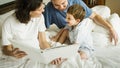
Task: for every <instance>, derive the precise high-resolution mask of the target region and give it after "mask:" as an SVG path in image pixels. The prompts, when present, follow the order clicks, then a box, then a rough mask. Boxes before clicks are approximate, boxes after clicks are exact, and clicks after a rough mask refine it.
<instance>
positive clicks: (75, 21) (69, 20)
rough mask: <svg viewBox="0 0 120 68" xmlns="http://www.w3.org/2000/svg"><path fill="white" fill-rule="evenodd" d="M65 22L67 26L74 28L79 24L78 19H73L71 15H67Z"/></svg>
mask: <svg viewBox="0 0 120 68" xmlns="http://www.w3.org/2000/svg"><path fill="white" fill-rule="evenodd" d="M66 21H67V23H68V26H76V25H77V24H78V23H79V22H80V19H75V18H74V17H73V15H71V14H69V13H67V16H66Z"/></svg>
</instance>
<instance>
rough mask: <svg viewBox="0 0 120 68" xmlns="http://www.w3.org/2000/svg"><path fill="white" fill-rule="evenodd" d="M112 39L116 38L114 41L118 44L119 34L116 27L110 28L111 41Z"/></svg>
mask: <svg viewBox="0 0 120 68" xmlns="http://www.w3.org/2000/svg"><path fill="white" fill-rule="evenodd" d="M112 39H114V43H115V45H117V42H118V34H117V33H116V31H115V30H114V29H110V40H111V42H112V41H113V40H112Z"/></svg>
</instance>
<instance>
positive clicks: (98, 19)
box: [90, 12, 118, 45]
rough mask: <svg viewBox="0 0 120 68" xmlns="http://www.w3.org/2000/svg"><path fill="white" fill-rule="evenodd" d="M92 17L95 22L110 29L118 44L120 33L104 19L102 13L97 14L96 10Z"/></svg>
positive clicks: (111, 35)
mask: <svg viewBox="0 0 120 68" xmlns="http://www.w3.org/2000/svg"><path fill="white" fill-rule="evenodd" d="M90 18H91V19H93V21H94V22H95V23H97V24H99V25H102V26H103V27H105V28H106V29H108V30H109V31H110V37H111V38H113V39H114V41H115V45H116V44H117V42H118V35H117V33H116V31H115V30H114V28H113V27H112V26H111V25H110V24H109V23H108V22H107V21H106V20H104V19H103V18H102V17H101V16H100V15H98V14H96V13H95V12H93V13H92V15H91V16H90Z"/></svg>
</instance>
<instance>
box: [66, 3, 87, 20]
mask: <svg viewBox="0 0 120 68" xmlns="http://www.w3.org/2000/svg"><path fill="white" fill-rule="evenodd" d="M67 13H69V14H72V15H73V17H74V18H75V19H80V20H81V21H82V20H83V19H84V17H85V10H84V9H83V7H82V6H80V5H79V4H74V5H72V6H70V7H69V8H68V10H67Z"/></svg>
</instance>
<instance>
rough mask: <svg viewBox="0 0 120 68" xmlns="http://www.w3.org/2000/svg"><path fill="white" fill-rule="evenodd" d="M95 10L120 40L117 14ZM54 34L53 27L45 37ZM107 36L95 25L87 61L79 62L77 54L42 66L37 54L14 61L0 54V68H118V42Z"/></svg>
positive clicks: (100, 7) (119, 51)
mask: <svg viewBox="0 0 120 68" xmlns="http://www.w3.org/2000/svg"><path fill="white" fill-rule="evenodd" d="M96 9H99V11H102V16H103V17H104V18H105V19H106V20H108V21H109V22H110V23H111V24H112V25H113V27H114V29H115V30H116V32H117V33H118V36H119V38H120V17H119V16H118V14H116V13H114V14H110V9H109V8H108V7H106V6H97V7H94V8H92V10H93V11H95V12H97V13H98V14H101V12H98V11H97V10H96ZM103 12H104V13H103ZM90 22H92V21H90ZM56 32H58V29H57V28H56V26H54V25H53V26H52V28H50V29H49V30H48V31H47V32H46V34H47V37H48V36H51V35H55V34H56ZM108 34H109V33H108V32H107V30H105V29H104V28H101V27H100V26H97V25H96V27H95V29H94V30H93V32H92V35H93V39H94V40H93V41H94V47H95V54H94V55H93V56H92V57H91V58H90V59H88V60H87V61H83V60H81V59H80V56H79V54H77V55H75V56H73V57H71V58H69V59H68V60H67V61H65V62H63V63H62V64H60V65H52V64H42V63H40V62H39V61H38V60H39V57H37V54H38V53H36V54H35V56H36V57H37V58H36V57H33V58H34V59H30V58H28V57H24V58H22V59H15V58H13V57H9V56H5V55H3V54H2V53H1V52H0V68H120V41H119V42H118V44H117V45H116V46H115V45H114V44H113V42H112V43H111V42H110V41H109V35H108ZM31 51H34V49H32V50H28V52H30V53H32V52H31ZM35 51H36V50H35Z"/></svg>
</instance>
